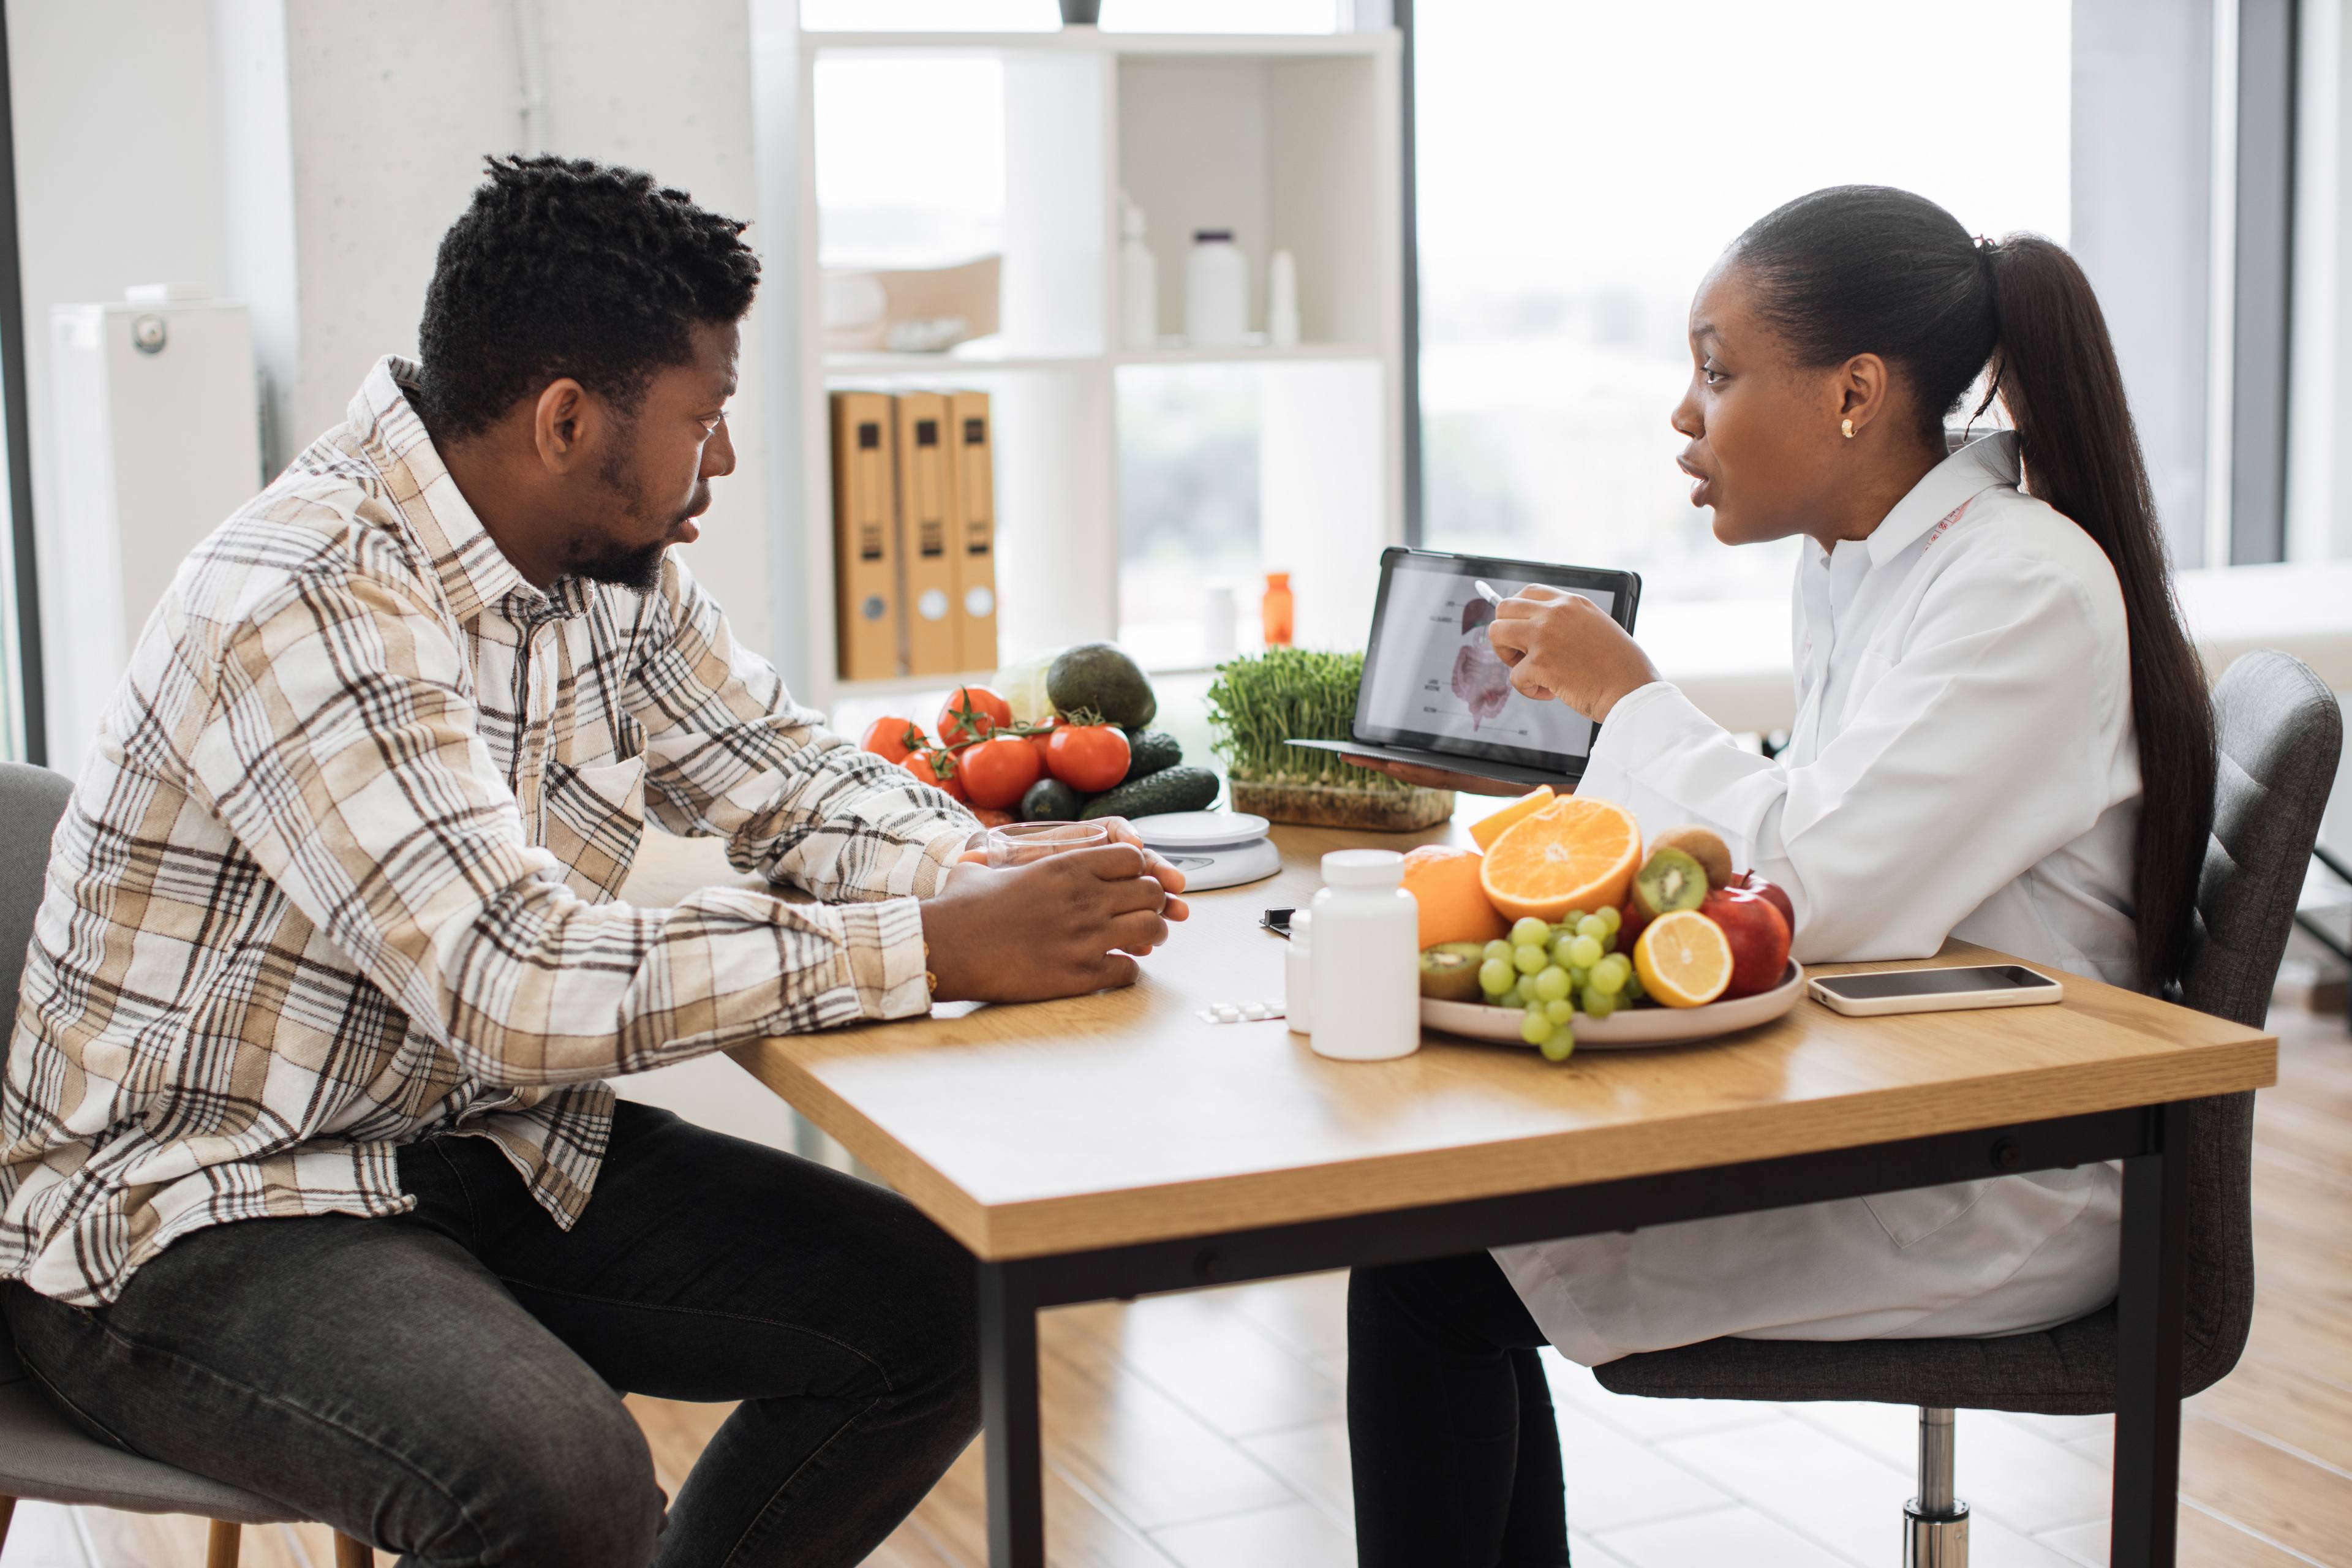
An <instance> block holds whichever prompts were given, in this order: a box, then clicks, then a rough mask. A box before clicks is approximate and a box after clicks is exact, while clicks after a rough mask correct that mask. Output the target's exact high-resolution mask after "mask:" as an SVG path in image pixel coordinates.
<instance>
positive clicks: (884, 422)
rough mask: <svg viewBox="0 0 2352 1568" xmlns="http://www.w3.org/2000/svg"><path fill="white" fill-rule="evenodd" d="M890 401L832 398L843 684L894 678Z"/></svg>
mask: <svg viewBox="0 0 2352 1568" xmlns="http://www.w3.org/2000/svg"><path fill="white" fill-rule="evenodd" d="M890 448H891V440H890V399H889V398H888V397H887V396H886V395H883V394H881V393H878V392H836V393H835V394H834V395H833V580H834V623H835V628H836V631H837V633H838V654H839V658H840V666H841V679H844V680H887V679H889V678H890V677H892V676H895V675H897V674H898V622H899V614H898V604H899V600H898V538H897V535H898V521H897V516H896V510H895V507H894V505H893V503H892V500H891V493H892V491H893V489H895V481H894V479H893V474H892V463H891V456H890Z"/></svg>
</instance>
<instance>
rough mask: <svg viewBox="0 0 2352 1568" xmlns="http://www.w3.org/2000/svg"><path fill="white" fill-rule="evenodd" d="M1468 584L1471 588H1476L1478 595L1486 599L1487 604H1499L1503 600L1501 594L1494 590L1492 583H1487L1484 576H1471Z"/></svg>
mask: <svg viewBox="0 0 2352 1568" xmlns="http://www.w3.org/2000/svg"><path fill="white" fill-rule="evenodd" d="M1470 585H1471V586H1472V587H1473V588H1475V589H1477V590H1478V596H1479V597H1480V598H1482V599H1484V600H1486V602H1487V603H1488V604H1490V605H1499V604H1501V603H1502V602H1503V595H1500V594H1497V593H1496V592H1495V589H1494V585H1493V584H1490V583H1488V582H1487V581H1486V579H1485V578H1484V577H1473V578H1471V579H1470Z"/></svg>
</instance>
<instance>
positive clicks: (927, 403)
mask: <svg viewBox="0 0 2352 1568" xmlns="http://www.w3.org/2000/svg"><path fill="white" fill-rule="evenodd" d="M948 450H949V448H948V400H947V398H946V396H945V395H943V394H940V393H937V392H908V393H902V394H900V395H899V396H898V550H899V558H900V559H901V560H902V561H903V562H904V563H905V565H906V571H905V577H906V605H907V615H906V624H907V673H908V674H909V675H951V674H953V673H955V672H956V671H958V670H961V668H963V666H962V665H961V664H958V663H957V662H956V623H955V598H956V563H955V557H954V555H953V554H952V553H950V551H949V549H948V493H949V491H950V489H951V488H952V485H953V482H954V481H953V479H952V478H951V477H950V467H949V463H948Z"/></svg>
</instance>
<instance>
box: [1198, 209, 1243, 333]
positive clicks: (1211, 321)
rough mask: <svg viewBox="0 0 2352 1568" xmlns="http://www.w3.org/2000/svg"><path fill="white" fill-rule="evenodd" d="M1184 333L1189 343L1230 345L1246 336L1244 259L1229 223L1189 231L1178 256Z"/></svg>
mask: <svg viewBox="0 0 2352 1568" xmlns="http://www.w3.org/2000/svg"><path fill="white" fill-rule="evenodd" d="M1184 336H1185V339H1186V341H1187V342H1191V343H1192V346H1193V347H1195V348H1231V347H1234V345H1236V344H1238V343H1240V342H1242V341H1243V340H1244V339H1245V338H1247V337H1248V336H1249V263H1248V262H1247V261H1246V260H1245V259H1244V258H1243V256H1242V252H1241V247H1239V246H1237V245H1235V244H1234V231H1233V230H1231V229H1229V228H1203V229H1196V230H1194V231H1193V235H1192V254H1191V255H1190V256H1188V257H1186V258H1185V259H1184Z"/></svg>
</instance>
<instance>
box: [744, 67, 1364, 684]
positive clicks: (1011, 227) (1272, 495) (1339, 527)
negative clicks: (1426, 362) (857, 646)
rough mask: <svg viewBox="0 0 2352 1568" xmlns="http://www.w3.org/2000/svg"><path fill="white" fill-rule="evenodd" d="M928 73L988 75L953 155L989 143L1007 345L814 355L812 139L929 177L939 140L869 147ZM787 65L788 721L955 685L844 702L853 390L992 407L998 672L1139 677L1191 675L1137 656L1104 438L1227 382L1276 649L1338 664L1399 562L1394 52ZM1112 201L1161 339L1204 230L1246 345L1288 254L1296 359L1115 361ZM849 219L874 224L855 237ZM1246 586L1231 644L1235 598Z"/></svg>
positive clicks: (896, 139) (1117, 441) (1170, 661)
mask: <svg viewBox="0 0 2352 1568" xmlns="http://www.w3.org/2000/svg"><path fill="white" fill-rule="evenodd" d="M947 63H953V64H955V65H956V66H957V67H958V68H960V69H961V70H963V71H965V72H969V73H976V74H983V75H985V81H986V86H987V88H988V90H987V91H985V92H982V93H978V94H974V95H971V101H978V102H984V103H986V104H988V105H990V106H991V113H992V115H993V117H994V118H993V120H992V122H990V123H985V124H981V125H973V126H966V127H964V128H962V129H963V131H964V132H967V133H968V135H969V138H970V143H969V144H968V145H966V146H963V147H961V148H958V149H957V150H956V152H955V155H956V156H958V157H960V158H964V159H966V160H969V159H970V157H971V147H972V146H974V145H984V146H988V147H992V148H995V147H1001V154H999V155H1000V156H1001V160H1002V166H1001V169H997V170H988V171H982V172H981V173H979V174H974V175H972V176H971V180H970V184H971V185H972V186H973V187H982V186H985V187H986V188H987V190H988V191H989V193H990V200H991V201H992V202H994V201H995V200H996V196H995V192H996V191H997V190H998V188H999V187H1000V186H1001V205H999V206H997V208H996V210H994V211H992V213H991V214H989V215H988V220H987V222H986V223H985V224H983V225H982V227H984V228H987V229H989V231H990V232H992V233H997V234H1000V235H1001V247H1002V253H1003V288H1002V294H1001V317H1000V328H1001V330H1000V331H998V332H997V333H996V334H995V335H994V336H992V337H990V338H987V339H983V340H980V341H978V342H973V343H970V344H967V345H964V346H963V347H962V348H961V349H958V350H954V351H950V353H946V354H944V355H940V354H925V355H914V354H887V353H856V354H826V353H823V352H822V345H823V343H824V324H823V320H822V308H821V300H822V292H823V291H822V289H821V287H820V284H819V281H818V279H819V271H818V268H819V257H820V255H822V254H824V253H825V252H826V250H827V246H826V241H827V238H828V235H827V231H826V227H825V226H826V223H827V218H828V209H827V207H826V206H825V205H824V203H821V202H820V199H819V192H818V177H817V169H818V166H819V164H820V163H821V162H824V161H825V159H826V155H827V153H828V151H829V150H828V149H825V148H824V147H822V146H821V145H820V139H821V138H822V137H823V136H824V135H825V134H826V133H827V127H828V125H849V126H856V127H857V128H858V129H857V130H856V132H855V133H856V134H859V135H864V136H874V137H877V145H875V146H870V147H867V148H866V149H863V150H862V156H863V159H864V166H865V167H866V168H867V169H868V170H869V171H877V172H876V173H873V174H870V175H869V179H870V181H871V183H872V184H876V185H877V186H879V185H887V184H890V183H891V182H890V181H889V180H888V179H887V163H881V164H877V160H887V159H890V158H903V159H914V158H922V157H926V156H934V155H946V154H945V153H941V152H940V142H941V141H942V140H944V138H945V137H947V136H950V135H954V134H955V133H956V132H955V131H954V130H953V129H950V130H948V131H945V132H942V131H940V130H938V129H930V130H927V131H925V132H923V133H921V134H913V133H909V134H906V135H904V136H893V135H891V134H889V132H888V128H889V127H890V126H891V125H892V124H893V122H894V121H893V116H894V113H898V112H900V111H903V115H904V120H905V123H906V124H908V126H910V127H912V126H922V125H925V124H926V123H927V121H926V120H925V110H926V102H925V95H926V94H927V93H930V94H935V93H936V92H937V91H938V90H939V83H940V80H941V76H940V72H941V71H942V69H943V68H945V65H946V64H947ZM799 68H800V70H801V72H802V79H801V82H800V89H801V90H800V92H799V95H798V104H799V110H800V114H801V125H800V133H799V134H798V136H797V137H795V138H794V142H795V145H796V146H797V147H798V149H799V154H798V168H797V177H798V181H799V211H800V222H799V223H798V224H797V226H796V234H797V242H798V245H799V247H800V251H799V257H798V259H799V262H800V268H801V277H802V282H803V286H802V288H801V290H800V299H799V309H800V311H801V316H800V332H799V339H800V342H801V343H802V344H803V345H805V352H804V353H803V363H802V366H801V371H802V374H803V387H802V394H803V395H802V397H801V400H800V401H801V417H802V424H803V428H802V431H801V436H802V447H801V452H802V465H803V472H804V474H805V475H806V486H805V494H804V497H803V526H802V529H801V535H802V539H803V543H804V554H805V570H804V571H803V573H802V574H801V577H802V581H801V583H800V584H799V587H800V592H801V597H800V599H799V601H798V603H796V604H793V605H787V606H785V610H786V618H787V623H788V624H789V623H791V622H793V621H797V622H798V624H799V626H800V628H801V632H800V635H802V636H803V637H805V638H806V639H807V642H806V647H805V657H806V668H809V669H810V670H811V671H812V678H811V679H810V681H809V688H810V689H808V690H807V691H805V692H804V693H803V694H802V695H803V698H804V700H810V701H812V702H814V704H816V705H818V706H820V707H823V708H825V709H827V710H834V709H836V708H839V707H841V706H842V705H843V704H844V703H845V702H846V703H849V704H850V705H851V709H852V710H855V709H856V706H857V703H858V700H861V699H868V698H881V697H887V696H903V695H910V694H915V693H920V692H928V691H933V690H943V689H946V688H947V687H948V686H949V685H950V684H952V683H953V679H952V678H944V677H939V676H932V677H923V678H908V679H897V680H887V681H867V682H857V683H845V682H844V681H842V680H841V679H839V676H838V668H837V665H836V659H835V627H834V586H833V584H834V574H833V530H832V524H831V519H832V515H833V513H832V490H831V467H830V461H829V458H828V456H827V439H826V418H827V416H826V394H827V393H828V392H831V391H835V390H839V389H842V388H845V387H852V386H856V387H865V388H872V389H877V390H885V391H906V390H913V389H921V388H933V389H936V388H944V387H973V388H977V389H980V390H984V391H986V392H988V393H990V394H991V395H992V400H993V405H994V416H995V439H996V447H997V453H996V485H997V496H996V503H997V504H996V519H997V541H998V543H997V579H998V597H999V604H1000V612H999V616H1000V618H999V637H1000V645H1001V650H1002V657H1003V658H1005V659H1007V660H1010V659H1012V658H1018V657H1020V656H1022V655H1024V654H1025V653H1029V652H1034V651H1036V650H1038V649H1042V648H1045V647H1054V646H1057V645H1059V644H1063V643H1067V642H1072V641H1077V640H1083V639H1088V638H1097V637H1104V638H1120V637H1123V636H1124V637H1125V639H1126V640H1128V641H1129V642H1130V644H1131V645H1132V646H1133V647H1135V649H1136V651H1137V652H1138V653H1139V656H1140V657H1142V658H1144V660H1145V662H1146V663H1147V665H1150V666H1153V667H1156V668H1183V667H1185V666H1187V665H1188V664H1190V665H1196V664H1197V663H1198V662H1199V658H1198V654H1197V651H1196V650H1195V645H1196V644H1197V639H1192V641H1189V642H1188V640H1187V639H1185V638H1183V637H1167V636H1162V635H1155V633H1154V632H1153V630H1152V629H1151V628H1147V627H1141V626H1131V625H1129V617H1128V616H1123V614H1122V605H1121V602H1120V597H1121V595H1120V575H1121V573H1120V563H1121V556H1122V550H1121V545H1122V527H1123V526H1125V527H1127V528H1129V530H1130V537H1129V541H1128V542H1129V543H1130V544H1132V543H1134V542H1135V541H1134V539H1133V538H1132V537H1131V531H1132V530H1134V529H1136V528H1139V527H1141V526H1143V525H1142V524H1140V523H1139V522H1137V521H1135V520H1134V519H1132V518H1129V517H1126V516H1125V515H1124V514H1123V510H1122V505H1121V496H1120V482H1119V470H1120V462H1119V458H1120V450H1121V437H1122V428H1121V426H1122V420H1123V418H1125V419H1134V418H1142V417H1150V412H1149V411H1150V410H1151V409H1153V408H1155V407H1159V406H1162V405H1163V401H1164V400H1160V399H1156V398H1154V397H1151V396H1150V395H1143V394H1144V393H1146V392H1148V391H1149V385H1148V384H1149V383H1150V378H1153V377H1163V378H1164V377H1168V376H1171V375H1177V376H1181V375H1184V374H1202V375H1212V374H1213V375H1221V376H1226V377H1232V378H1239V380H1240V383H1241V384H1242V385H1243V386H1244V387H1245V388H1246V390H1247V392H1248V394H1249V395H1248V397H1247V399H1246V400H1245V402H1246V406H1249V407H1251V408H1253V409H1254V410H1255V416H1254V417H1255V452H1256V483H1255V498H1254V500H1255V510H1256V519H1257V537H1258V541H1259V547H1260V551H1261V553H1262V561H1260V562H1259V563H1257V564H1262V565H1263V566H1265V567H1266V568H1268V569H1274V570H1288V571H1289V572H1290V573H1291V574H1292V582H1293V584H1294V588H1295V590H1296V592H1297V597H1298V604H1299V610H1298V620H1299V628H1298V632H1299V640H1301V641H1302V642H1316V643H1321V644H1324V645H1326V646H1349V645H1354V644H1356V643H1358V642H1359V641H1360V638H1361V637H1362V633H1363V627H1364V626H1365V625H1366V624H1367V623H1368V622H1369V620H1370V612H1371V594H1372V589H1373V585H1374V584H1375V582H1376V579H1377V576H1378V561H1379V555H1380V552H1381V550H1382V549H1383V548H1385V547H1386V546H1388V545H1390V544H1395V543H1402V541H1403V507H1402V493H1403V457H1402V428H1403V424H1402V403H1401V396H1402V392H1401V388H1402V353H1403V338H1402V331H1403V310H1402V271H1403V247H1402V227H1401V224H1402V216H1401V213H1402V191H1403V187H1402V163H1401V159H1402V132H1401V130H1400V107H1399V94H1400V77H1399V70H1400V49H1399V43H1398V38H1397V36H1396V34H1395V33H1394V32H1393V31H1392V30H1390V29H1380V30H1371V31H1362V32H1351V33H1335V34H1329V35H1316V36H1225V35H1214V36H1212V35H1175V36H1160V35H1144V34H1120V33H1103V32H1098V31H1097V30H1095V29H1093V28H1070V29H1066V30H1064V31H1062V32H1058V33H1039V34H921V33H863V34H853V33H823V32H814V33H803V34H802V35H801V37H800V51H799ZM986 73H992V74H986ZM836 106H838V107H836ZM936 119H937V116H936V114H934V115H932V116H931V120H932V121H936ZM877 127H879V128H881V129H880V130H879V131H878V132H877V129H876V128H877ZM1122 189H1124V190H1125V191H1126V192H1127V194H1128V195H1129V196H1130V197H1131V198H1132V199H1133V200H1134V201H1135V203H1136V204H1137V205H1139V206H1140V207H1141V208H1142V209H1143V212H1144V214H1145V216H1146V219H1147V222H1148V225H1149V229H1148V239H1149V243H1150V246H1151V247H1152V249H1153V252H1154V256H1155V258H1156V261H1157V273H1158V279H1159V292H1160V302H1159V310H1158V316H1159V321H1160V330H1161V331H1163V332H1164V333H1169V334H1175V333H1178V332H1180V331H1181V328H1182V324H1183V289H1184V274H1185V260H1186V250H1187V247H1188V246H1189V243H1190V240H1191V236H1192V231H1193V230H1195V229H1199V228H1224V229H1230V230H1232V231H1233V232H1234V239H1235V242H1236V243H1237V244H1238V245H1239V246H1240V247H1241V248H1242V250H1243V251H1244V253H1245V255H1246V257H1247V258H1248V263H1249V267H1250V271H1251V289H1250V309H1251V321H1250V325H1251V327H1252V328H1253V329H1254V331H1255V332H1256V333H1260V334H1262V333H1263V331H1264V329H1265V307H1266V300H1265V275H1266V267H1267V263H1268V261H1269V259H1270V258H1271V257H1272V255H1273V253H1274V252H1275V251H1276V250H1277V249H1286V250H1288V251H1289V252H1290V253H1291V254H1292V256H1293V257H1294V258H1296V261H1297V275H1298V295H1299V306H1300V310H1299V315H1300V325H1301V337H1300V342H1298V343H1297V345H1296V346H1293V347H1287V348H1272V347H1265V346H1261V344H1262V339H1261V340H1254V341H1253V342H1251V343H1249V344H1246V345H1244V346H1239V347H1230V348H1216V349H1195V348H1191V347H1183V346H1177V345H1175V344H1173V343H1170V344H1166V345H1164V346H1155V347H1151V348H1144V349H1132V350H1122V349H1120V348H1118V346H1117V345H1118V342H1119V336H1118V319H1119V300H1118V275H1119V267H1118V245H1119V237H1120V229H1119V218H1120V213H1119V203H1118V196H1119V193H1120V191H1121V190H1122ZM825 195H826V196H827V198H828V199H833V198H835V197H836V196H837V195H838V193H836V192H834V191H828V192H826V193H825ZM836 216H837V215H836ZM885 216H886V218H887V215H885ZM860 221H861V222H862V223H864V224H865V226H866V229H867V230H868V231H870V230H872V229H873V228H874V227H875V226H876V224H875V222H874V221H873V216H872V215H870V214H869V215H866V216H864V217H862V218H861V220H860ZM835 238H836V240H837V239H838V237H837V236H835ZM833 248H834V249H835V250H838V249H839V248H840V247H839V245H838V244H837V243H836V245H835V247H833ZM942 259H946V258H942ZM1129 434H1132V432H1129ZM1162 434H1166V433H1164V432H1163V433H1162ZM1137 580H1138V579H1137V578H1136V577H1135V576H1133V575H1132V574H1130V582H1131V583H1132V582H1135V581H1137ZM1240 588H1241V597H1242V605H1243V612H1244V613H1243V619H1244V624H1245V625H1246V626H1254V624H1255V619H1256V617H1255V615H1254V614H1253V613H1251V612H1252V611H1253V609H1254V607H1255V602H1256V595H1255V584H1251V583H1246V582H1244V583H1243V584H1240ZM968 673H969V674H971V675H974V676H984V675H986V674H987V673H988V672H987V671H971V672H968Z"/></svg>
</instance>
